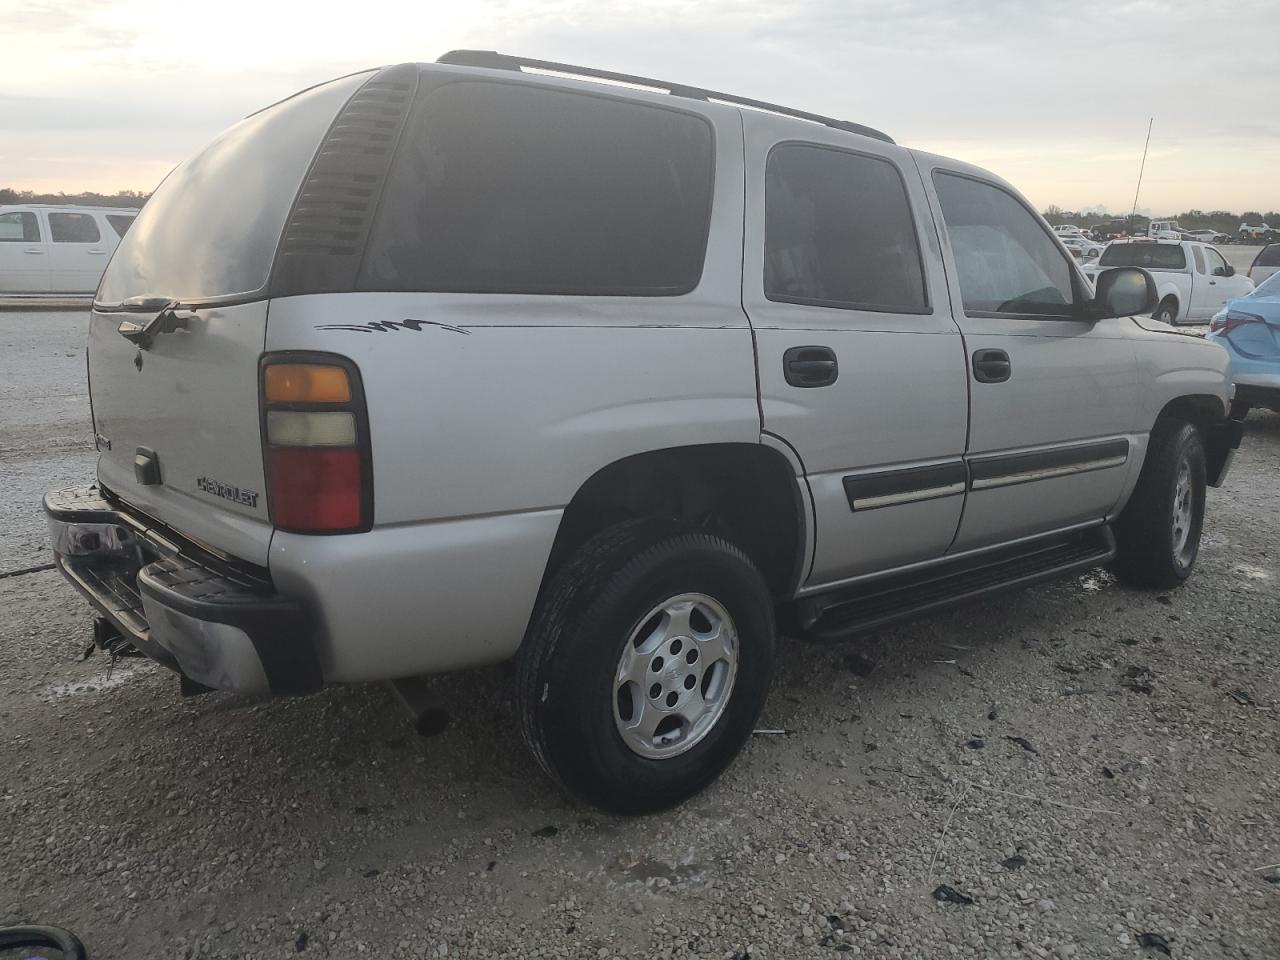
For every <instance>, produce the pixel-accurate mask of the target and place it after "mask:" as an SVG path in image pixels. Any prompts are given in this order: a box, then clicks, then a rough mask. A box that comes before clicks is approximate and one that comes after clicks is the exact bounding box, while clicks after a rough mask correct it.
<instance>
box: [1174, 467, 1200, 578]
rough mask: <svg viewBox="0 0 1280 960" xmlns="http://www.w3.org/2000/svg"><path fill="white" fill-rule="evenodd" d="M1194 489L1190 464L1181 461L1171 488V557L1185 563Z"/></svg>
mask: <svg viewBox="0 0 1280 960" xmlns="http://www.w3.org/2000/svg"><path fill="white" fill-rule="evenodd" d="M1194 492H1195V489H1194V486H1193V485H1192V482H1191V464H1190V463H1188V462H1187V461H1186V459H1183V461H1182V462H1181V463H1180V464H1179V465H1178V480H1177V483H1175V484H1174V488H1173V556H1174V558H1175V559H1176V560H1178V561H1179V562H1180V563H1186V561H1187V553H1188V552H1189V550H1190V547H1191V527H1192V523H1193V521H1194V513H1195V505H1194V496H1193V494H1194Z"/></svg>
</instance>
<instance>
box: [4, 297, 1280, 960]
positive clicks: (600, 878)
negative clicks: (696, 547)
mask: <svg viewBox="0 0 1280 960" xmlns="http://www.w3.org/2000/svg"><path fill="white" fill-rule="evenodd" d="M82 326H83V318H82V317H81V316H77V315H36V316H34V317H29V318H27V319H23V318H22V316H21V315H14V314H0V346H3V350H0V405H2V406H0V409H2V410H3V414H0V470H3V472H4V477H5V481H6V483H5V486H6V492H7V493H8V496H7V497H6V499H5V502H4V504H3V505H0V524H2V525H3V539H0V558H2V559H0V572H3V571H4V570H7V569H12V568H15V567H19V566H25V565H28V564H31V563H42V562H46V561H47V557H46V555H45V553H44V548H43V543H42V541H41V537H42V535H43V524H42V523H41V522H40V520H39V517H38V515H37V512H36V511H37V506H38V493H39V491H40V490H41V489H43V487H44V486H46V485H48V484H52V483H60V482H63V481H70V482H74V481H75V479H76V474H79V475H81V476H87V475H88V473H89V470H90V462H91V454H90V451H89V427H88V423H87V416H86V411H85V409H84V391H83V388H82V386H81V383H82V369H83V367H82V359H81V357H80V354H79V340H78V339H77V338H80V337H82V335H83V334H82ZM60 398H62V399H60ZM15 401H16V402H15ZM1249 426H1250V434H1249V436H1248V437H1247V439H1246V445H1245V447H1244V448H1243V449H1242V450H1241V451H1240V455H1239V457H1238V458H1237V461H1236V466H1235V468H1234V470H1233V473H1232V475H1231V477H1230V479H1229V481H1228V483H1227V485H1226V486H1225V487H1224V488H1223V489H1221V490H1215V491H1210V494H1209V515H1210V519H1209V521H1208V524H1207V529H1206V537H1205V543H1204V547H1203V550H1202V553H1201V559H1200V568H1199V570H1198V572H1197V575H1196V576H1195V577H1194V578H1193V580H1192V582H1191V583H1190V584H1188V585H1187V586H1186V587H1184V588H1182V589H1180V590H1178V591H1175V592H1173V593H1171V594H1168V595H1160V594H1152V593H1142V592H1137V591H1131V590H1128V589H1126V588H1123V587H1121V586H1119V585H1117V584H1116V583H1115V582H1114V581H1113V580H1112V579H1111V578H1110V577H1109V576H1108V575H1107V574H1106V573H1105V572H1102V571H1098V572H1095V573H1093V574H1090V575H1088V576H1084V577H1079V578H1076V579H1073V580H1069V581H1065V582H1062V583H1059V584H1055V585H1052V586H1048V587H1042V588H1038V589H1034V590H1027V591H1022V592H1019V593H1014V594H1011V595H1007V596H1005V597H1002V598H1000V599H998V600H993V601H989V602H986V603H980V604H976V605H972V606H969V607H965V608H963V609H961V610H959V611H957V612H955V613H952V614H948V615H943V616H935V617H932V618H929V619H926V620H922V621H919V622H916V623H914V624H911V625H909V626H907V627H903V628H901V629H897V630H892V631H885V632H881V633H878V634H875V635H873V636H871V637H869V638H867V639H865V640H863V641H860V642H858V643H857V644H847V645H840V646H818V645H809V644H802V643H798V642H783V643H782V644H781V645H780V648H779V654H780V655H779V671H778V675H777V678H776V682H775V686H774V690H773V693H772V696H771V699H770V702H769V705H768V707H767V708H766V712H765V715H764V717H763V718H762V721H761V728H762V729H763V730H773V731H784V732H782V733H762V734H760V735H758V736H756V737H755V738H753V740H752V742H751V743H750V744H749V745H748V748H747V750H746V751H745V753H744V754H743V756H742V757H741V758H740V759H739V760H738V762H737V763H736V764H734V766H733V767H732V768H731V769H730V770H729V772H728V773H727V774H726V775H725V776H724V777H723V778H722V779H721V780H720V781H719V782H718V783H716V784H715V785H714V786H713V787H712V788H711V789H709V790H707V791H706V792H705V793H704V794H702V795H701V796H699V797H698V798H696V799H695V800H693V801H691V802H690V803H688V804H686V805H685V806H683V807H682V808H680V809H678V810H676V811H672V812H670V813H667V814H663V815H660V816H654V817H647V818H641V819H633V820H622V819H617V818H613V817H609V816H605V815H602V814H599V813H598V812H596V811H593V810H590V809H586V808H583V807H581V806H578V805H576V804H574V803H572V802H571V801H568V800H566V799H565V798H564V797H563V796H561V795H560V794H559V793H558V792H557V791H556V790H555V789H554V788H553V787H551V786H550V785H549V784H548V782H547V781H546V780H545V779H544V778H543V777H542V776H541V774H540V773H539V771H538V770H537V768H536V767H535V765H534V764H533V762H532V761H531V759H530V758H529V757H528V756H527V754H526V752H525V750H524V748H523V747H522V745H521V744H520V742H519V738H518V737H517V735H516V733H515V730H516V721H515V717H514V715H513V706H512V679H511V677H510V676H509V674H508V673H507V671H505V670H504V669H500V668H499V669H493V670H486V671H476V672H472V673H467V674H462V675H457V676H453V677H448V678H444V679H442V680H441V681H440V684H439V686H440V692H441V696H442V697H443V699H444V701H445V704H446V705H447V706H448V708H449V709H450V711H451V712H452V714H453V716H454V724H453V726H452V727H451V728H450V730H449V731H448V732H446V733H445V734H443V735H441V736H439V737H436V738H434V739H430V740H421V739H418V738H416V737H415V736H414V735H412V734H411V732H410V731H409V728H408V725H407V723H406V721H405V720H404V719H403V718H402V715H401V713H400V712H399V711H398V709H397V708H396V706H395V705H394V704H393V702H392V700H391V698H390V696H389V695H388V693H387V691H386V690H385V689H384V688H382V687H379V686H356V687H343V688H335V689H331V690H327V691H325V692H323V693H321V694H317V695H315V696H311V697H307V698H302V699H296V700H279V701H267V700H253V699H247V698H241V697H233V696H227V695H211V696H207V697H200V698H195V699H190V700H183V699H181V698H180V697H179V695H178V684H177V682H176V680H175V679H174V678H173V677H172V675H170V674H168V673H167V672H166V671H164V670H163V669H162V668H159V667H156V666H154V665H152V664H149V663H147V662H145V661H138V660H126V661H123V662H120V663H118V664H117V665H116V668H115V670H114V671H112V672H110V673H108V670H107V664H106V662H105V660H104V659H103V658H102V657H100V656H94V657H91V658H89V659H88V660H86V661H83V662H82V661H81V660H80V656H81V654H82V653H83V651H84V648H85V646H86V644H87V627H88V622H89V618H88V613H87V608H86V607H85V605H84V604H83V603H82V602H81V601H80V600H79V599H78V597H77V596H76V595H75V594H74V592H73V591H72V590H71V588H70V587H69V586H67V585H65V584H64V583H63V582H62V581H61V579H60V578H59V577H58V576H57V575H56V574H55V573H52V572H37V573H33V574H28V575H25V576H20V577H9V578H5V579H0V608H2V609H3V610H4V616H3V618H2V619H0V722H2V723H3V725H4V729H5V732H6V735H5V736H4V737H3V738H2V739H0V769H4V770H7V771H9V773H8V775H7V777H6V778H5V781H4V785H3V787H0V836H2V837H4V844H3V850H4V856H3V858H0V863H3V867H4V868H3V871H0V924H3V923H9V922H17V921H19V920H22V921H28V922H31V921H39V922H46V923H59V924H62V925H65V926H68V927H70V928H72V929H74V930H76V931H77V932H79V933H80V934H81V936H82V937H83V938H84V939H85V941H86V942H87V943H88V945H89V947H90V950H91V952H92V954H93V956H94V957H95V958H140V957H160V956H164V957H176V958H185V957H194V956H199V957H225V958H233V957H235V958H240V957H287V956H298V955H300V954H301V955H313V956H321V957H342V958H349V957H354V956H359V955H361V954H364V955H368V956H375V957H379V958H401V957H404V958H408V957H474V958H482V957H512V958H515V957H519V958H522V960H523V958H535V957H574V958H577V957H583V958H609V957H635V958H640V957H643V958H658V957H663V958H665V957H680V958H684V957H695V956H696V957H704V958H725V960H728V958H738V960H746V958H748V957H749V958H751V960H760V958H766V957H774V958H783V957H828V956H834V955H836V954H839V953H844V954H847V955H850V956H863V957H876V958H879V957H897V958H918V957H924V958H940V957H948V958H949V957H975V958H994V957H1028V956H1030V957H1051V958H1069V957H1076V958H1080V960H1086V958H1088V960H1092V958H1107V957H1118V958H1140V957H1155V958H1159V957H1162V956H1164V953H1163V952H1162V951H1161V949H1160V947H1161V945H1167V950H1168V951H1169V953H1170V955H1172V956H1173V957H1179V958H1212V957H1233V958H1236V957H1238V958H1246V957H1247V958H1256V960H1275V958H1276V957H1277V956H1280V866H1272V865H1280V807H1278V806H1277V803H1276V798H1277V796H1280V666H1278V658H1277V656H1276V654H1277V647H1278V645H1280V640H1278V634H1280V631H1278V629H1277V628H1278V626H1280V596H1278V594H1277V589H1276V586H1277V582H1280V484H1278V483H1277V477H1278V476H1280V469H1278V468H1280V415H1275V414H1270V413H1255V414H1254V415H1253V416H1252V418H1251V420H1250V425H1249ZM1268 868H1269V869H1268ZM944 886H945V887H946V888H950V889H951V890H953V891H955V893H956V895H957V899H960V900H962V901H967V900H970V899H971V900H972V902H960V903H955V902H945V901H940V900H938V899H936V896H937V895H936V894H935V891H937V890H939V889H940V888H943V887H944ZM943 895H945V890H944V891H943Z"/></svg>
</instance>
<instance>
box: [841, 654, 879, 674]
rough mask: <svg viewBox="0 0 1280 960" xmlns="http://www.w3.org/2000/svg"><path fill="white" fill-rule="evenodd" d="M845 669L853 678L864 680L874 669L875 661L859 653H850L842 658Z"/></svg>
mask: <svg viewBox="0 0 1280 960" xmlns="http://www.w3.org/2000/svg"><path fill="white" fill-rule="evenodd" d="M844 665H845V667H846V668H847V669H848V670H849V671H850V672H851V673H852V674H853V675H854V676H855V677H862V678H864V679H865V678H866V677H869V676H871V672H872V671H873V670H875V668H876V661H874V660H872V659H871V658H869V657H865V656H863V655H862V654H860V653H851V654H849V655H847V656H846V657H845V658H844Z"/></svg>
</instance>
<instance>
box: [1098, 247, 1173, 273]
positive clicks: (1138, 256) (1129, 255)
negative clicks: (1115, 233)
mask: <svg viewBox="0 0 1280 960" xmlns="http://www.w3.org/2000/svg"><path fill="white" fill-rule="evenodd" d="M1098 263H1099V265H1101V266H1104V267H1146V268H1147V269H1148V270H1185V269H1186V266H1187V255H1186V254H1185V253H1184V252H1183V250H1182V247H1181V245H1178V244H1172V243H1113V244H1111V245H1110V246H1109V247H1107V249H1105V250H1103V251H1102V257H1101V259H1099V261H1098Z"/></svg>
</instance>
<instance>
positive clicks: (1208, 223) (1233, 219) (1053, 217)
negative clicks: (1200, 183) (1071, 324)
mask: <svg viewBox="0 0 1280 960" xmlns="http://www.w3.org/2000/svg"><path fill="white" fill-rule="evenodd" d="M1044 218H1045V219H1046V220H1048V221H1049V222H1050V223H1051V224H1053V225H1054V226H1057V225H1058V224H1060V223H1074V224H1075V225H1076V226H1077V227H1096V226H1098V225H1099V224H1102V223H1110V222H1111V221H1113V220H1123V221H1127V222H1131V223H1132V225H1133V226H1134V227H1135V228H1136V231H1137V232H1146V229H1147V224H1149V223H1150V222H1151V221H1152V220H1176V221H1177V222H1178V226H1180V227H1182V229H1183V230H1217V231H1218V232H1219V233H1230V234H1234V233H1235V232H1236V231H1237V230H1238V229H1239V228H1240V224H1242V223H1249V224H1259V223H1265V224H1268V225H1269V226H1271V227H1277V226H1280V211H1276V210H1269V211H1267V212H1266V213H1263V212H1261V211H1259V210H1246V211H1245V212H1244V213H1232V212H1231V211H1230V210H1210V211H1208V212H1206V211H1204V210H1184V211H1183V212H1182V213H1178V214H1169V215H1168V216H1167V217H1144V216H1143V215H1142V214H1138V215H1136V216H1134V217H1132V218H1130V217H1129V215H1128V214H1123V213H1099V212H1089V213H1084V212H1081V211H1078V210H1064V209H1062V207H1059V206H1057V205H1056V204H1050V205H1049V206H1048V207H1046V208H1045V210H1044Z"/></svg>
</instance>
